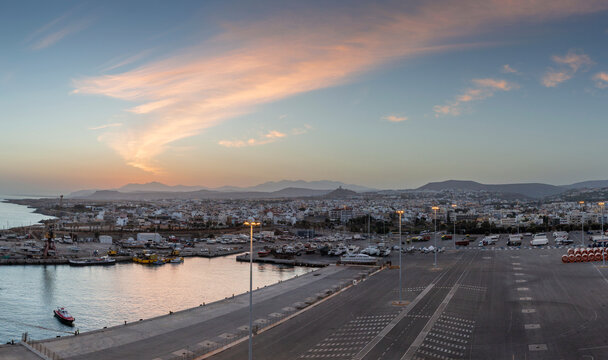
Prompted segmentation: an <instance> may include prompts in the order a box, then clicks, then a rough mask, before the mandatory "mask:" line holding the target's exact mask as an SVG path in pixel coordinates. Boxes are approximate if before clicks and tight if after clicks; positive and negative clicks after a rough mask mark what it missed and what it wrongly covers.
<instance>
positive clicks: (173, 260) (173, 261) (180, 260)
mask: <svg viewBox="0 0 608 360" xmlns="http://www.w3.org/2000/svg"><path fill="white" fill-rule="evenodd" d="M169 262H170V263H171V264H181V263H183V262H184V258H183V257H181V256H180V257H174V258H171V259H169Z"/></svg>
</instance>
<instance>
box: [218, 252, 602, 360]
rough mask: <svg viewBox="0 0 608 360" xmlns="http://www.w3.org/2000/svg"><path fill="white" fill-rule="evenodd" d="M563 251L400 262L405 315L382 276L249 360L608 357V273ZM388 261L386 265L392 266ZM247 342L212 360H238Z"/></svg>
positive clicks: (292, 324)
mask: <svg viewBox="0 0 608 360" xmlns="http://www.w3.org/2000/svg"><path fill="white" fill-rule="evenodd" d="M564 253H565V249H551V248H544V249H506V248H505V249H500V248H495V249H493V250H492V249H490V248H487V247H486V248H484V249H483V250H480V249H469V250H459V251H448V252H446V253H442V254H439V266H440V268H441V269H442V270H433V267H432V263H433V259H432V254H427V255H424V254H416V255H407V256H405V257H404V259H405V263H406V267H405V270H404V271H405V274H406V287H407V291H406V292H405V294H406V299H407V300H408V301H413V303H412V304H411V305H410V306H408V307H401V306H395V305H393V304H392V303H391V301H392V300H396V299H397V290H398V287H397V286H398V285H397V276H398V272H397V270H385V271H383V272H381V273H379V274H377V275H375V276H373V277H371V278H369V279H368V280H366V281H364V282H362V283H360V284H359V285H357V286H355V287H352V288H351V289H349V290H348V291H346V292H344V293H342V294H340V295H338V296H336V297H334V298H331V299H330V300H327V301H325V302H324V303H322V304H320V305H319V306H317V307H315V308H313V309H311V310H309V311H307V312H305V313H303V314H301V315H300V316H298V317H296V318H295V319H293V320H291V321H288V322H286V323H284V324H282V325H280V326H278V327H276V328H273V329H271V330H269V331H267V332H264V333H262V334H259V335H258V336H256V337H255V338H254V343H253V347H254V353H253V355H254V359H323V358H331V359H440V360H447V359H608V308H607V306H608V297H607V296H606V294H608V268H601V262H599V263H573V264H563V263H561V260H560V258H561V255H562V254H564ZM393 263H395V261H393ZM245 358H247V343H246V342H245V343H242V344H240V345H237V346H235V347H233V348H231V349H228V350H226V351H224V352H222V353H220V354H218V355H216V356H214V357H212V359H222V360H224V359H245Z"/></svg>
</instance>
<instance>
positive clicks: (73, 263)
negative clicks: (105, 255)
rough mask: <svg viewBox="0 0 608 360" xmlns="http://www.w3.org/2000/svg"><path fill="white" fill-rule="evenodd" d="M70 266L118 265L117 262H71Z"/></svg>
mask: <svg viewBox="0 0 608 360" xmlns="http://www.w3.org/2000/svg"><path fill="white" fill-rule="evenodd" d="M69 264H70V266H112V265H116V260H115V259H110V260H69Z"/></svg>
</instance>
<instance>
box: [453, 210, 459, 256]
mask: <svg viewBox="0 0 608 360" xmlns="http://www.w3.org/2000/svg"><path fill="white" fill-rule="evenodd" d="M457 207H458V205H456V204H452V209H454V220H452V221H453V222H454V235H452V242H453V243H454V249H456V208H457Z"/></svg>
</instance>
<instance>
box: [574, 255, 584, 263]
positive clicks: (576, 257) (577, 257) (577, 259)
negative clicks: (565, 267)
mask: <svg viewBox="0 0 608 360" xmlns="http://www.w3.org/2000/svg"><path fill="white" fill-rule="evenodd" d="M574 260H575V261H576V262H581V261H583V256H582V255H581V254H576V255H574Z"/></svg>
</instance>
